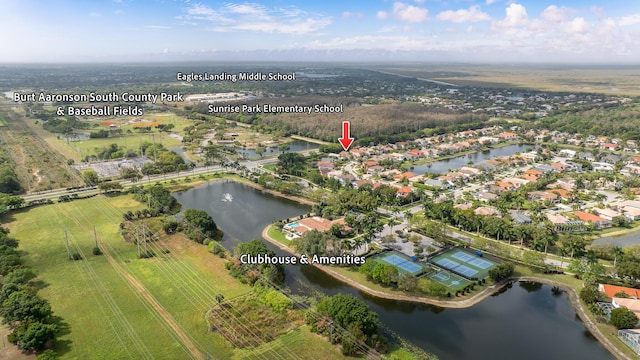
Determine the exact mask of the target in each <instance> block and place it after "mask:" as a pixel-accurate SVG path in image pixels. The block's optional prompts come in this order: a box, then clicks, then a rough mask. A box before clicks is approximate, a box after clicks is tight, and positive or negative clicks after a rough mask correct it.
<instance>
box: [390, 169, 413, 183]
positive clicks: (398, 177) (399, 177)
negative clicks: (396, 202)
mask: <svg viewBox="0 0 640 360" xmlns="http://www.w3.org/2000/svg"><path fill="white" fill-rule="evenodd" d="M414 176H416V175H415V174H414V173H412V172H408V171H407V172H403V173H402V174H396V175H393V178H394V179H396V180H398V181H402V179H404V178H407V180H408V179H411V178H412V177H414Z"/></svg>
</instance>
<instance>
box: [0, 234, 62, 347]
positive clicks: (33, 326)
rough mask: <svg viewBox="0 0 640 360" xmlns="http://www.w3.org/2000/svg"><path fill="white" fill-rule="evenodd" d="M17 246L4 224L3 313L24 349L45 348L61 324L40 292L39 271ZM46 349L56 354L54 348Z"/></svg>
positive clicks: (0, 240)
mask: <svg viewBox="0 0 640 360" xmlns="http://www.w3.org/2000/svg"><path fill="white" fill-rule="evenodd" d="M17 247H18V241H17V240H16V239H14V238H11V237H9V230H8V229H6V228H0V275H1V276H2V277H1V287H0V316H1V317H2V323H3V324H8V325H9V327H10V328H11V330H12V331H11V333H10V334H9V336H8V340H9V342H11V343H13V344H16V345H17V346H18V347H19V348H20V349H23V350H35V351H41V350H43V349H44V348H45V347H46V346H47V345H48V344H51V342H52V341H54V340H55V337H56V334H57V333H58V330H59V328H58V325H56V324H55V323H54V319H53V317H52V315H53V311H52V309H51V305H50V304H49V301H47V300H46V299H44V298H42V297H40V296H39V295H38V288H37V286H36V285H35V284H36V281H37V280H36V274H35V272H33V270H31V269H30V268H28V267H27V266H25V265H24V264H23V261H22V259H21V254H20V252H19V251H17V250H16V248H17ZM46 353H47V355H46V356H48V357H52V356H54V355H55V353H53V352H52V351H51V350H48V351H46Z"/></svg>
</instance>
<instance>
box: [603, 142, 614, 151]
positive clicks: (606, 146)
mask: <svg viewBox="0 0 640 360" xmlns="http://www.w3.org/2000/svg"><path fill="white" fill-rule="evenodd" d="M600 148H601V149H603V150H616V149H618V144H612V143H605V144H602V145H601V146H600Z"/></svg>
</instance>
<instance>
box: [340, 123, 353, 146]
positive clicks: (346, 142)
mask: <svg viewBox="0 0 640 360" xmlns="http://www.w3.org/2000/svg"><path fill="white" fill-rule="evenodd" d="M350 129H351V123H350V122H348V121H343V122H342V137H341V138H339V139H338V141H340V145H342V148H343V149H344V151H347V150H349V147H350V146H351V144H352V143H353V138H352V137H351V135H350V133H351V131H350Z"/></svg>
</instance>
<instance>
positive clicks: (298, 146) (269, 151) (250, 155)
mask: <svg viewBox="0 0 640 360" xmlns="http://www.w3.org/2000/svg"><path fill="white" fill-rule="evenodd" d="M287 144H288V145H289V150H287V152H297V151H303V150H311V149H317V148H318V147H319V145H318V144H315V143H311V142H308V141H303V140H293V141H291V142H288V143H287ZM279 154H280V150H279V149H278V145H275V146H270V147H267V148H266V151H265V152H264V154H262V156H269V155H279ZM238 155H243V156H244V157H245V158H247V159H258V158H260V155H258V154H256V152H255V150H254V149H238Z"/></svg>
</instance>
